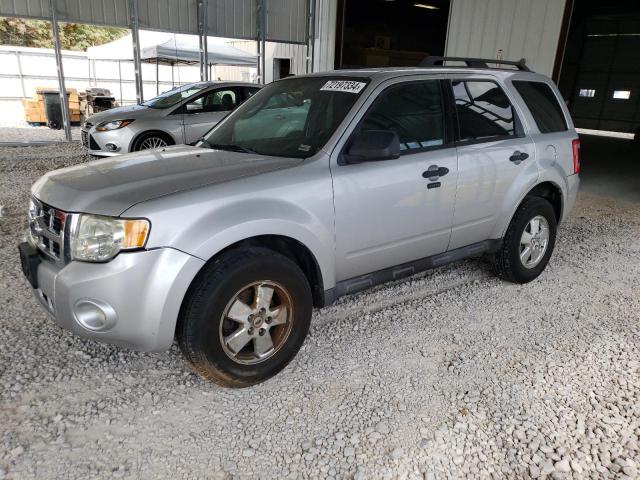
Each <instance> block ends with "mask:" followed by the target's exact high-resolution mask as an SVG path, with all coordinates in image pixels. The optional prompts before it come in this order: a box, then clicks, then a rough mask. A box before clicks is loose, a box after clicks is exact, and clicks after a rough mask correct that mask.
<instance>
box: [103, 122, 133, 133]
mask: <svg viewBox="0 0 640 480" xmlns="http://www.w3.org/2000/svg"><path fill="white" fill-rule="evenodd" d="M131 122H133V120H114V121H112V122H103V123H101V124H99V125H98V126H97V127H96V130H97V131H99V132H108V131H109V130H117V129H119V128H122V127H126V126H127V125H129V124H130V123H131Z"/></svg>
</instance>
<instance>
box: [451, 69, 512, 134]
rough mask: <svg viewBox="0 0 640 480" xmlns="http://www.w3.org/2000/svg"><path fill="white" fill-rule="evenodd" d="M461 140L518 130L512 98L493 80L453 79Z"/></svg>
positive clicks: (510, 132)
mask: <svg viewBox="0 0 640 480" xmlns="http://www.w3.org/2000/svg"><path fill="white" fill-rule="evenodd" d="M452 86H453V95H454V97H455V100H456V110H457V113H458V124H459V128H460V140H481V139H490V138H493V137H508V136H514V135H515V134H516V130H515V121H514V117H515V115H514V112H513V107H512V106H511V103H509V99H508V98H507V96H506V95H505V93H504V92H503V91H502V89H501V88H500V87H499V86H498V85H497V84H496V83H494V82H487V81H474V80H467V81H453V82H452Z"/></svg>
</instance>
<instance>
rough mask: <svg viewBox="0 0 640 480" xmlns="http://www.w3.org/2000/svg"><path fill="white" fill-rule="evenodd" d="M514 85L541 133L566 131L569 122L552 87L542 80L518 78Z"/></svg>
mask: <svg viewBox="0 0 640 480" xmlns="http://www.w3.org/2000/svg"><path fill="white" fill-rule="evenodd" d="M513 86H514V87H516V90H517V91H518V93H519V94H520V96H521V97H522V99H523V100H524V103H526V104H527V107H528V108H529V111H530V112H531V115H532V116H533V119H534V120H535V121H536V125H537V126H538V130H540V133H551V132H564V131H566V130H567V122H566V120H565V118H564V113H562V108H561V107H560V105H559V104H558V99H557V98H556V96H555V95H554V93H553V90H551V87H549V85H547V84H546V83H542V82H525V81H523V80H516V81H514V82H513Z"/></svg>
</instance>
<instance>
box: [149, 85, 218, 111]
mask: <svg viewBox="0 0 640 480" xmlns="http://www.w3.org/2000/svg"><path fill="white" fill-rule="evenodd" d="M206 86H207V84H206V83H191V84H188V85H183V86H181V87H176V88H174V89H172V90H169V91H168V92H164V93H163V94H161V95H158V96H157V97H155V98H152V99H151V100H147V101H146V102H144V103H143V104H142V105H145V106H147V107H151V108H160V109H162V108H169V107H173V106H174V105H176V104H178V103H180V102H181V101H182V100H184V99H185V98H189V97H190V96H191V95H195V94H196V93H198V92H199V91H200V90H202V89H203V88H205V87H206Z"/></svg>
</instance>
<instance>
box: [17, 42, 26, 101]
mask: <svg viewBox="0 0 640 480" xmlns="http://www.w3.org/2000/svg"><path fill="white" fill-rule="evenodd" d="M15 53H16V62H17V63H18V75H20V85H21V87H22V96H23V97H24V98H27V90H26V89H25V88H24V76H23V75H22V63H21V62H20V52H19V51H17V50H16V52H15Z"/></svg>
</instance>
